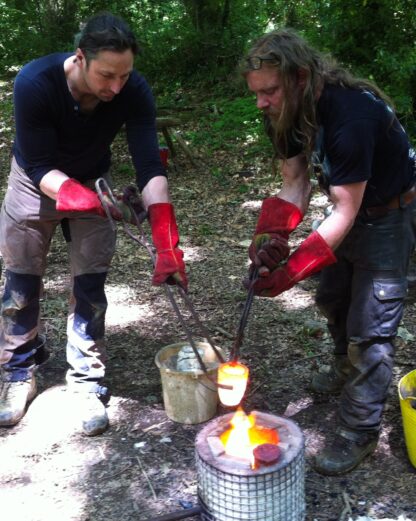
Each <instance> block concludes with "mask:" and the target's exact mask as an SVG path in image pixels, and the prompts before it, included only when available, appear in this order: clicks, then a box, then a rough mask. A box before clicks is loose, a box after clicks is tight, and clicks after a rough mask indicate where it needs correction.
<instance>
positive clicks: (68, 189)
mask: <svg viewBox="0 0 416 521" xmlns="http://www.w3.org/2000/svg"><path fill="white" fill-rule="evenodd" d="M103 196H104V199H105V204H106V206H107V208H108V209H109V211H110V214H111V217H112V218H113V219H115V220H117V221H126V222H130V223H132V224H136V222H137V221H136V218H135V216H134V215H133V213H132V212H134V213H135V214H136V215H137V217H138V218H139V221H140V222H141V221H142V220H143V218H144V217H143V216H145V214H146V211H145V209H144V207H143V205H142V204H141V201H140V199H139V198H138V196H137V190H136V193H135V198H131V200H130V205H129V204H128V201H127V198H125V195H124V194H123V196H122V197H120V196H116V199H117V202H116V203H113V202H112V200H111V199H110V197H108V195H106V194H103ZM56 209H57V210H58V211H61V212H88V213H94V214H96V215H100V216H101V217H107V214H106V212H105V210H104V208H103V206H102V203H101V201H100V198H99V197H98V195H97V194H96V193H95V192H94V191H93V190H91V189H90V188H88V187H86V186H84V185H82V184H81V183H80V182H79V181H77V180H76V179H68V180H67V181H65V182H64V183H62V185H61V188H60V189H59V191H58V196H57V199H56Z"/></svg>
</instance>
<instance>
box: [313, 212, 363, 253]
mask: <svg viewBox="0 0 416 521" xmlns="http://www.w3.org/2000/svg"><path fill="white" fill-rule="evenodd" d="M353 224H354V219H353V218H351V216H347V215H345V214H342V213H340V212H339V211H337V210H336V209H333V210H332V213H331V215H329V216H328V217H327V218H326V219H325V220H324V221H323V222H322V223H321V224H320V226H319V227H318V228H317V232H318V233H319V234H320V236H321V237H322V238H323V239H324V240H325V242H326V243H327V244H328V246H329V247H330V248H331V249H332V250H335V249H336V248H337V247H338V246H339V245H340V244H341V242H342V241H343V240H344V239H345V237H346V236H347V234H348V232H349V231H350V230H351V228H352V225H353Z"/></svg>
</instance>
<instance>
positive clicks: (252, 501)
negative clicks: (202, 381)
mask: <svg viewBox="0 0 416 521" xmlns="http://www.w3.org/2000/svg"><path fill="white" fill-rule="evenodd" d="M250 416H253V417H254V418H255V425H256V427H257V428H258V430H260V433H261V432H263V431H264V432H265V433H266V434H267V436H266V442H263V445H262V442H260V444H258V440H257V441H256V442H255V443H256V444H255V445H254V446H257V447H258V449H259V448H260V451H259V450H258V449H257V450H256V451H255V452H257V453H258V454H261V453H262V452H265V453H266V454H268V455H271V457H269V458H267V457H266V458H265V459H264V460H262V458H260V460H257V459H256V458H255V457H254V456H253V454H252V452H251V454H250V455H247V451H245V452H244V451H242V452H241V456H240V455H239V454H238V450H237V451H236V450H230V451H229V452H230V453H231V454H227V453H226V450H225V446H224V443H223V441H221V439H222V440H224V433H226V432H227V430H228V429H229V428H230V425H231V422H232V419H233V417H234V413H230V414H226V415H223V416H220V417H217V418H216V419H214V420H212V421H210V422H209V423H208V424H207V425H206V426H205V427H204V428H203V429H202V430H201V431H200V432H199V434H198V435H197V438H196V448H195V453H196V469H197V476H198V499H199V502H200V506H201V519H202V520H203V521H302V520H304V519H305V492H304V437H303V434H302V432H301V430H300V429H299V427H298V426H297V425H296V424H295V423H294V422H293V421H291V420H288V419H286V418H281V417H279V416H275V415H272V414H267V413H263V412H259V411H254V412H253V413H252V415H250ZM273 432H274V433H275V435H274V436H270V433H272V434H273ZM273 440H274V441H273ZM270 441H271V442H272V443H270ZM270 444H275V445H276V446H277V449H276V447H270ZM266 445H267V446H266ZM234 448H235V447H234ZM253 448H254V447H253ZM262 448H265V449H266V450H265V451H262V450H261V449H262ZM270 448H272V449H274V450H271V451H270V450H267V449H270Z"/></svg>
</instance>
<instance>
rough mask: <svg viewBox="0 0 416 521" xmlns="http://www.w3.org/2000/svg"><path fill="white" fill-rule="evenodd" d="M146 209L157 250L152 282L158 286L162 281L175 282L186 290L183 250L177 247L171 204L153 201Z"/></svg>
mask: <svg viewBox="0 0 416 521" xmlns="http://www.w3.org/2000/svg"><path fill="white" fill-rule="evenodd" d="M147 210H148V214H149V221H150V226H151V228H152V239H153V244H154V246H155V248H156V252H157V257H156V266H155V269H154V272H153V279H152V284H154V285H155V286H159V285H160V284H163V283H164V282H167V283H168V284H175V283H176V284H179V285H180V286H182V287H183V288H184V289H185V290H186V289H187V287H188V281H187V278H186V274H185V263H184V262H183V251H182V250H181V249H180V248H178V244H179V233H178V227H177V224H176V219H175V212H174V209H173V206H172V205H171V204H170V203H155V204H151V205H150V206H149V208H148V209H147Z"/></svg>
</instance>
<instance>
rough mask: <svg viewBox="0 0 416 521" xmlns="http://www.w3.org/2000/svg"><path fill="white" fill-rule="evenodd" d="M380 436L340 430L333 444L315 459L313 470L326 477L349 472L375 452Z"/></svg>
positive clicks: (374, 433) (371, 433) (376, 433)
mask: <svg viewBox="0 0 416 521" xmlns="http://www.w3.org/2000/svg"><path fill="white" fill-rule="evenodd" d="M378 434H379V433H378V432H365V431H361V432H360V431H354V430H350V429H344V428H339V429H338V430H337V432H336V435H335V438H334V440H333V441H332V443H330V444H328V445H327V446H326V447H325V448H324V450H323V451H322V453H321V454H319V456H317V457H316V458H315V461H314V462H313V463H312V466H313V468H314V469H315V470H316V471H317V472H319V473H320V474H325V475H326V476H336V475H338V474H344V473H345V472H349V471H350V470H352V469H354V468H355V467H356V466H357V465H358V464H359V463H361V461H362V460H363V459H364V458H365V457H366V456H368V455H369V454H371V453H372V452H373V451H374V450H375V448H376V447H377V441H378Z"/></svg>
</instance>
